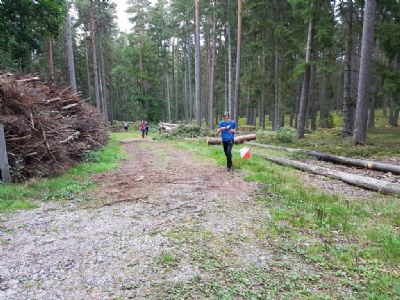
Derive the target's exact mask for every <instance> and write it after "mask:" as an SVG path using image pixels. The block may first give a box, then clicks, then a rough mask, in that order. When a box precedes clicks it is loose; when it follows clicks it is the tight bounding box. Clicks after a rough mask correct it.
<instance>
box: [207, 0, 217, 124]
mask: <svg viewBox="0 0 400 300" xmlns="http://www.w3.org/2000/svg"><path fill="white" fill-rule="evenodd" d="M215 9H216V3H215V2H214V3H213V21H212V22H213V25H212V33H211V49H210V51H211V66H210V68H211V70H210V84H209V93H210V94H209V98H208V122H209V128H210V129H211V130H214V78H215V47H216V45H215V43H216V42H215V35H216V32H215V26H216V19H215Z"/></svg>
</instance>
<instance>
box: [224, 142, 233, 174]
mask: <svg viewBox="0 0 400 300" xmlns="http://www.w3.org/2000/svg"><path fill="white" fill-rule="evenodd" d="M232 147H233V142H229V143H228V145H227V147H226V158H227V167H228V169H232Z"/></svg>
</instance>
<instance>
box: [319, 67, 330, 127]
mask: <svg viewBox="0 0 400 300" xmlns="http://www.w3.org/2000/svg"><path fill="white" fill-rule="evenodd" d="M321 76H322V78H321V88H320V94H319V127H321V128H327V122H328V117H329V107H328V101H327V99H326V73H325V71H324V70H323V69H321Z"/></svg>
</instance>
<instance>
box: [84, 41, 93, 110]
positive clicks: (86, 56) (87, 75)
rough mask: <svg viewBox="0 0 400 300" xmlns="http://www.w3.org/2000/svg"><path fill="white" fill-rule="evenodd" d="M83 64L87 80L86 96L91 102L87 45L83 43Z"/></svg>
mask: <svg viewBox="0 0 400 300" xmlns="http://www.w3.org/2000/svg"><path fill="white" fill-rule="evenodd" d="M85 65H86V81H87V97H88V98H89V101H90V103H92V98H91V94H92V93H91V87H90V81H91V80H90V67H89V53H88V45H87V43H85Z"/></svg>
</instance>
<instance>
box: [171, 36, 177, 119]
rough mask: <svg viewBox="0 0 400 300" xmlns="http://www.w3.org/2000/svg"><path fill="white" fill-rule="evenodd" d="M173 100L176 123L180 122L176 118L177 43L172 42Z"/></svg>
mask: <svg viewBox="0 0 400 300" xmlns="http://www.w3.org/2000/svg"><path fill="white" fill-rule="evenodd" d="M171 54H172V95H171V96H172V98H173V101H174V103H175V104H174V108H175V109H174V117H173V120H174V122H175V123H176V122H178V120H177V117H176V110H177V103H176V99H177V97H176V94H177V92H178V91H177V90H176V84H175V80H176V78H175V41H172V53H171Z"/></svg>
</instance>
